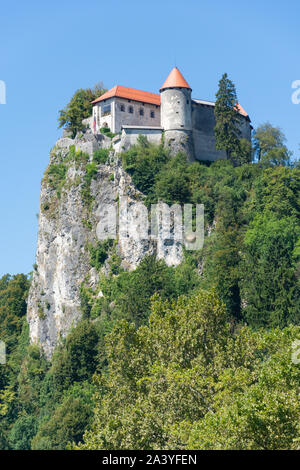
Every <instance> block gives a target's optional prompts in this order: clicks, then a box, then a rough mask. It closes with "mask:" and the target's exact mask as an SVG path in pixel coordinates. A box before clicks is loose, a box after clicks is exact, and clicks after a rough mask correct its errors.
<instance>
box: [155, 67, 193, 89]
mask: <svg viewBox="0 0 300 470" xmlns="http://www.w3.org/2000/svg"><path fill="white" fill-rule="evenodd" d="M174 87H181V88H189V89H190V90H191V87H190V85H189V84H188V83H187V81H186V80H185V79H184V77H183V75H182V74H181V72H180V71H179V70H178V68H177V67H174V68H173V70H171V72H170V74H169V76H168V78H167V80H166V81H165V83H164V84H163V86H162V87H161V89H160V91H161V90H164V89H165V88H174Z"/></svg>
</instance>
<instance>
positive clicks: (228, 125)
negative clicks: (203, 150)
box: [215, 73, 241, 162]
mask: <svg viewBox="0 0 300 470" xmlns="http://www.w3.org/2000/svg"><path fill="white" fill-rule="evenodd" d="M216 98H217V99H216V104H215V117H216V126H215V139H216V149H217V150H225V152H226V155H227V158H228V159H229V160H231V161H232V162H235V160H236V155H238V154H239V150H240V136H241V131H240V128H239V126H240V122H241V116H240V114H239V112H238V109H237V107H236V105H237V102H238V100H237V94H236V89H235V86H234V84H233V83H232V81H231V80H229V78H228V75H227V73H225V74H224V75H223V76H222V78H221V80H220V81H219V89H218V92H217V94H216ZM234 155H235V156H234Z"/></svg>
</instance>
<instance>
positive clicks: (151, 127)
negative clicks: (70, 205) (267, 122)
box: [89, 67, 252, 161]
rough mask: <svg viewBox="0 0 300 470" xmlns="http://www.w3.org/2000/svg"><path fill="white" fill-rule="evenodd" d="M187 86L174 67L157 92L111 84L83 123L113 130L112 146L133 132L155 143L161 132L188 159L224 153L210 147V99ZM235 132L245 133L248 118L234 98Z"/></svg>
mask: <svg viewBox="0 0 300 470" xmlns="http://www.w3.org/2000/svg"><path fill="white" fill-rule="evenodd" d="M191 93H192V89H191V87H190V86H189V84H188V83H187V81H186V80H185V79H184V77H183V75H182V74H181V72H180V71H179V70H178V68H177V67H174V68H173V70H172V71H171V72H170V74H169V76H168V78H167V79H166V81H165V82H164V84H163V85H162V87H161V89H160V94H156V93H149V92H147V91H141V90H136V89H133V88H127V87H124V86H120V85H116V86H115V87H114V88H112V89H111V90H109V91H107V92H106V93H104V94H103V95H102V96H100V97H99V98H97V99H96V100H95V101H93V103H92V104H93V114H92V117H91V119H90V122H89V126H90V127H91V128H92V129H93V132H94V134H98V133H100V129H101V128H103V127H109V128H110V130H111V132H113V133H116V134H119V135H118V137H116V138H114V139H113V146H114V149H115V150H116V151H119V152H120V151H124V150H127V149H128V148H129V147H130V146H132V145H134V144H135V143H136V141H137V139H138V137H139V135H144V136H146V137H147V139H148V141H149V142H153V143H156V144H159V143H160V142H161V141H162V136H163V139H164V143H165V145H167V146H169V147H170V149H171V150H172V152H174V153H175V152H178V151H180V150H182V151H184V152H186V153H187V154H188V156H189V159H190V161H194V160H210V161H214V160H217V159H219V158H226V153H225V151H223V150H216V147H215V137H214V128H215V124H216V122H215V115H214V105H215V104H214V103H213V102H210V101H204V100H199V99H193V98H192V97H191ZM237 109H238V111H239V113H240V115H241V124H240V130H241V137H243V138H245V139H248V140H250V139H251V129H252V126H251V121H250V118H249V116H248V114H247V113H246V111H245V110H244V109H243V108H242V106H241V105H240V104H237Z"/></svg>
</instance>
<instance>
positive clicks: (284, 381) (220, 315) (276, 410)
mask: <svg viewBox="0 0 300 470" xmlns="http://www.w3.org/2000/svg"><path fill="white" fill-rule="evenodd" d="M299 334H300V330H299V327H294V328H292V327H290V328H287V329H285V330H279V329H276V330H273V331H272V332H270V333H268V332H263V331H261V332H258V333H253V332H252V331H251V330H250V329H249V328H247V327H243V328H239V329H237V330H236V331H235V332H234V333H233V332H232V331H231V330H230V326H229V324H228V322H227V317H226V312H225V309H224V306H223V305H222V303H220V302H219V300H218V298H217V296H216V295H215V293H213V292H203V291H202V292H199V293H197V294H196V295H194V296H192V297H190V298H184V297H181V298H179V299H178V300H176V301H174V302H171V303H169V302H162V301H161V300H160V299H159V298H157V299H156V300H155V301H154V302H153V305H152V313H151V316H150V319H149V324H148V325H147V326H143V327H141V328H139V329H138V330H136V329H135V328H134V326H133V325H132V324H128V323H126V322H124V321H123V322H120V323H118V324H117V325H116V326H115V328H114V330H113V331H112V333H111V334H110V335H109V336H108V337H107V341H106V344H107V356H108V372H109V373H108V375H106V376H101V377H99V378H98V381H97V384H98V393H97V394H96V401H97V404H96V410H95V418H94V423H93V425H92V427H91V429H90V430H89V431H87V432H86V433H85V436H84V441H85V444H84V445H80V446H79V448H80V449H106V450H112V449H147V450H151V449H155V450H157V449H174V448H175V449H184V448H188V449H190V448H191V449H214V448H217V449H222V448H225V449H288V448H293V446H294V443H295V441H296V439H297V437H298V436H299V417H300V406H299V400H298V393H299V378H300V375H299V374H300V369H299V367H298V366H297V365H295V364H293V363H292V362H291V359H290V345H291V343H292V341H294V340H295V338H297V337H299Z"/></svg>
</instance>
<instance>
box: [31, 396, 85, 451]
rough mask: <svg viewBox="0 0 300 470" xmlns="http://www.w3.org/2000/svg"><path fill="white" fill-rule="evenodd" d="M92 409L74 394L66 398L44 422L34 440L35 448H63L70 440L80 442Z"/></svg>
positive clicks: (33, 447) (33, 446)
mask: <svg viewBox="0 0 300 470" xmlns="http://www.w3.org/2000/svg"><path fill="white" fill-rule="evenodd" d="M90 415H91V410H90V409H89V408H88V407H87V406H84V403H83V402H82V401H81V400H80V399H78V398H74V397H72V396H70V397H68V398H66V399H65V400H64V401H63V402H62V403H61V404H60V405H59V406H58V407H57V408H56V410H55V411H54V413H53V415H52V417H51V418H50V419H49V421H46V422H45V423H43V424H42V425H41V427H40V429H39V431H38V433H37V434H36V436H35V437H34V438H33V440H32V447H31V448H32V449H33V450H37V449H38V450H63V449H65V448H66V447H67V444H68V443H69V442H74V443H78V442H79V441H80V440H81V439H82V435H83V430H84V429H85V428H86V427H87V425H88V423H89V420H90Z"/></svg>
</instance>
